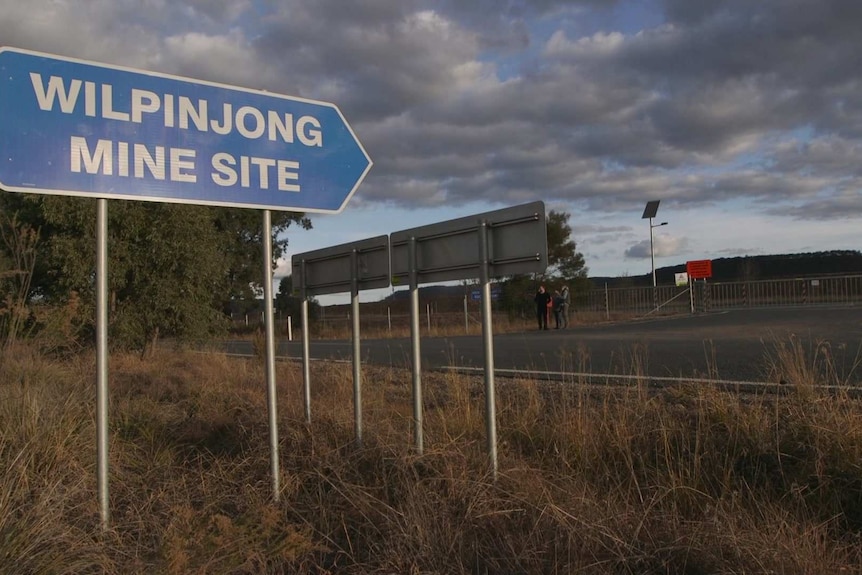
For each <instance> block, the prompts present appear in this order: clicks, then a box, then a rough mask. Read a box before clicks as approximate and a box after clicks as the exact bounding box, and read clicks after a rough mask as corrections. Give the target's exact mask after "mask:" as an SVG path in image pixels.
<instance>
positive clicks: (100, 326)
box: [96, 198, 111, 529]
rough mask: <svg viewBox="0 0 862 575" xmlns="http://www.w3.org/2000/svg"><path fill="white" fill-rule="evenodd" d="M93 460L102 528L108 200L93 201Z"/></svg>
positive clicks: (105, 515) (105, 518)
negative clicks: (94, 276)
mask: <svg viewBox="0 0 862 575" xmlns="http://www.w3.org/2000/svg"><path fill="white" fill-rule="evenodd" d="M96 459H97V462H98V474H97V481H96V483H97V484H98V491H99V510H100V512H101V519H102V529H107V528H108V526H109V525H110V521H111V510H110V505H109V498H108V200H106V199H104V198H99V199H98V200H96Z"/></svg>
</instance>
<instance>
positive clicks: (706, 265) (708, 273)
mask: <svg viewBox="0 0 862 575" xmlns="http://www.w3.org/2000/svg"><path fill="white" fill-rule="evenodd" d="M685 271H686V272H687V273H688V277H689V278H690V279H693V280H699V279H706V278H711V277H712V260H694V261H690V262H686V263H685Z"/></svg>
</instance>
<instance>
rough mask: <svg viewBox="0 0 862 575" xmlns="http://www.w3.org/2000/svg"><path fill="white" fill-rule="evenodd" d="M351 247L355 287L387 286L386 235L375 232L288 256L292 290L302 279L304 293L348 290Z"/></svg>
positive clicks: (387, 258) (351, 268)
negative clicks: (352, 239) (344, 242)
mask: <svg viewBox="0 0 862 575" xmlns="http://www.w3.org/2000/svg"><path fill="white" fill-rule="evenodd" d="M354 251H355V252H356V255H357V258H358V264H359V270H358V275H357V279H358V280H359V289H360V290H365V289H374V288H385V287H389V237H388V236H377V237H375V238H368V239H366V240H361V241H358V242H351V243H348V244H341V245H338V246H332V247H329V248H323V249H320V250H314V251H311V252H305V253H302V254H296V255H294V256H293V257H292V258H291V269H292V270H293V289H294V291H296V292H298V291H299V290H300V289H301V288H302V285H303V284H302V282H303V280H304V281H305V289H306V294H307V295H310V296H313V295H323V294H330V293H342V292H349V291H351V290H352V287H353V265H352V258H353V252H354ZM303 261H305V277H304V278H303V277H302V262H303Z"/></svg>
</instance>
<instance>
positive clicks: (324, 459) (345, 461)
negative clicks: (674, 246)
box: [0, 345, 862, 574]
mask: <svg viewBox="0 0 862 575" xmlns="http://www.w3.org/2000/svg"><path fill="white" fill-rule="evenodd" d="M818 349H820V348H819V347H818V346H813V347H812V346H808V347H806V346H802V347H794V346H793V345H790V346H789V347H787V348H785V349H780V348H777V349H776V350H770V351H769V352H768V353H767V354H766V355H767V360H766V362H767V365H768V367H770V369H772V370H773V375H774V376H775V377H778V378H782V379H785V380H786V381H788V390H789V392H788V393H786V394H782V395H760V396H752V395H747V396H738V395H734V394H731V393H727V392H722V391H716V390H713V389H709V388H704V387H694V386H680V387H675V388H668V389H664V390H662V391H658V392H656V391H648V390H646V389H645V388H644V386H639V385H637V384H633V385H632V386H631V387H623V388H620V387H615V388H608V389H601V388H595V387H589V386H587V385H585V384H584V383H582V382H579V381H569V382H563V383H551V382H537V381H526V380H511V381H508V380H498V398H497V408H498V438H499V457H500V462H499V463H500V465H499V474H498V478H497V480H496V481H495V480H494V479H493V478H492V476H491V475H490V473H489V469H488V467H489V466H488V461H487V456H486V448H485V431H484V430H485V421H484V397H483V395H484V390H483V387H482V381H481V378H468V377H465V376H460V375H455V374H452V373H426V374H424V375H423V383H424V392H425V393H424V399H425V453H424V454H423V455H421V456H419V455H417V454H416V453H415V452H414V451H413V450H412V449H411V448H410V445H411V444H412V437H413V436H412V422H411V413H412V411H411V396H410V393H411V392H410V374H409V373H408V372H403V371H398V370H392V369H385V368H371V367H367V368H364V371H363V443H362V446H361V447H359V446H357V445H356V443H355V441H354V413H353V389H352V386H353V382H352V371H351V367H350V366H349V365H339V364H326V363H321V364H315V365H314V367H313V371H312V420H313V423H312V425H311V426H307V425H306V424H305V423H304V420H305V416H304V410H303V407H302V405H303V404H302V398H301V387H302V382H301V369H300V367H299V366H297V365H294V364H288V363H279V364H278V366H277V369H278V378H277V379H278V392H279V405H278V409H279V414H278V415H279V422H280V439H281V443H280V451H281V470H282V471H281V478H280V479H281V485H282V493H281V498H280V502H278V503H274V502H273V500H272V496H271V495H272V494H271V493H270V488H271V478H270V475H269V469H270V467H269V465H270V460H269V455H270V454H269V449H268V429H267V424H266V421H267V415H266V395H265V385H264V375H263V362H261V361H260V360H259V359H250V360H242V359H232V358H227V357H225V356H221V355H217V354H216V355H198V354H193V353H191V352H169V351H162V352H158V353H157V355H156V357H155V358H153V359H152V360H149V361H147V362H142V361H140V360H139V359H138V357H137V356H118V355H115V356H112V358H111V407H110V421H111V455H110V456H111V476H110V480H111V484H110V487H111V513H112V523H111V529H110V531H108V532H106V533H103V532H102V531H101V530H100V528H99V509H98V505H97V501H96V486H95V429H94V419H95V418H94V407H93V406H94V403H95V392H94V389H93V388H94V384H93V382H94V380H95V376H94V372H95V370H94V365H93V360H92V358H88V357H81V358H73V359H67V360H63V361H58V360H51V359H48V358H45V357H41V356H39V355H37V354H35V353H33V352H32V351H30V350H29V349H28V348H26V347H23V348H19V349H17V350H15V351H14V352H6V353H5V354H4V355H3V356H2V357H0V458H2V460H0V465H2V468H3V469H4V473H3V475H2V476H0V557H2V558H3V559H2V560H0V574H5V573H10V574H11V573H15V574H19V573H40V574H41V573H118V574H120V573H122V574H129V573H132V574H136V573H141V574H143V573H166V574H180V573H182V574H187V573H255V574H258V573H417V574H418V573H456V574H457V573H465V574H466V573H600V574H601V573H608V574H611V573H613V574H620V573H638V574H640V573H690V574H697V573H800V574H801V573H815V574H817V573H824V574H826V573H859V572H862V569H860V567H859V565H860V564H862V538H860V534H862V405H860V403H859V401H858V400H856V399H853V398H852V397H850V396H848V395H846V394H838V395H835V394H825V393H823V392H821V391H819V390H818V389H817V388H816V387H815V386H814V385H805V384H804V383H803V381H807V380H798V379H794V378H796V377H798V374H799V373H800V372H801V373H802V375H805V377H809V379H810V380H811V381H817V382H821V381H822V380H816V377H819V376H822V375H824V374H823V373H821V371H822V370H812V369H808V366H811V365H814V364H815V363H816V362H817V361H819V360H817V357H818V355H817V354H820V355H819V357H823V355H822V354H823V351H822V350H821V351H818ZM783 353H787V355H786V356H785V355H782V354H783ZM579 354H580V355H579V357H576V358H573V359H572V362H573V364H577V363H579V362H582V361H584V357H587V356H588V351H587V350H581V352H579ZM636 356H637V353H636V352H633V353H632V358H634V357H636ZM800 356H801V357H800ZM817 365H820V364H817ZM626 369H627V370H632V369H637V365H636V361H634V359H632V360H631V365H629V366H627V368H626ZM782 370H783V371H782ZM813 371H816V372H817V373H816V374H815V373H813ZM779 372H781V373H779ZM794 374H797V375H794ZM826 375H828V370H827V372H826ZM811 378H814V379H811ZM830 383H831V382H830Z"/></svg>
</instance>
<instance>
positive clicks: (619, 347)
mask: <svg viewBox="0 0 862 575" xmlns="http://www.w3.org/2000/svg"><path fill="white" fill-rule="evenodd" d="M793 341H797V342H799V345H800V346H801V349H802V350H804V352H805V353H806V354H807V355H806V358H807V359H805V360H804V361H805V365H813V364H814V363H815V360H814V358H813V356H814V355H817V358H818V360H825V359H826V358H827V357H829V358H830V359H829V360H830V361H831V362H832V364H833V365H834V368H835V371H836V372H837V374H838V377H839V378H840V379H842V380H843V381H828V382H825V383H845V382H846V383H862V366H858V367H857V366H856V362H857V361H862V307H816V308H815V307H805V308H773V309H754V310H734V311H727V312H720V313H710V314H700V315H694V316H681V317H672V318H655V319H650V320H639V321H633V322H624V323H617V324H606V325H588V326H587V325H580V326H573V327H571V328H570V329H567V330H553V329H552V330H549V331H537V330H535V331H527V332H523V333H508V334H498V335H495V337H494V364H495V368H496V369H500V370H504V369H523V370H535V371H551V372H569V373H596V374H615V375H636V374H648V375H650V376H653V377H701V378H710V379H722V380H729V381H770V380H773V381H774V375H771V374H770V373H769V372H770V370H769V365H770V363H771V361H770V359H769V358H777V357H778V353H777V349H778V347H780V346H781V345H790V344H791V343H792V342H793ZM821 345H822V346H824V347H820V348H819V349H820V351H818V352H816V353H815V350H817V349H818V346H821ZM228 349H229V350H230V351H233V352H238V353H243V352H249V351H250V349H251V347H250V343H248V342H230V343H229V346H228ZM483 349H484V348H483V345H482V338H481V336H453V337H434V338H432V337H426V338H423V339H422V345H421V353H422V367H423V368H436V367H468V368H469V367H474V368H481V367H482V366H483V364H484V360H483ZM826 350H828V356H827V355H826ZM309 353H310V355H311V357H312V358H317V359H325V358H330V359H343V360H349V359H350V358H351V343H350V341H346V340H341V341H312V342H311V346H310V351H309ZM277 354H278V355H279V356H290V357H294V358H299V357H301V344H300V343H299V342H295V341H294V342H287V341H280V342H279V346H278V351H277ZM362 359H363V361H366V362H372V363H383V364H390V365H396V366H409V365H410V340H409V339H367V340H363V341H362ZM821 363H822V361H821ZM833 379H834V378H833Z"/></svg>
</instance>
